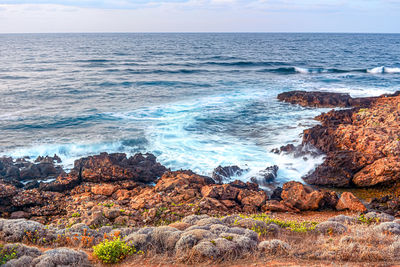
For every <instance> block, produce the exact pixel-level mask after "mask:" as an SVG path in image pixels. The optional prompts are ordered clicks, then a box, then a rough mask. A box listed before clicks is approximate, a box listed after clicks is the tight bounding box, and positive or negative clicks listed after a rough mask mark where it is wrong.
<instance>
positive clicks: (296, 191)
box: [281, 181, 324, 210]
mask: <svg viewBox="0 0 400 267" xmlns="http://www.w3.org/2000/svg"><path fill="white" fill-rule="evenodd" d="M282 189H283V191H282V194H281V197H282V203H283V204H284V205H286V206H288V207H290V208H296V209H299V210H317V209H318V208H320V206H321V202H322V200H323V198H324V194H323V193H322V192H320V191H317V190H314V189H312V188H311V187H309V186H306V185H303V184H302V183H299V182H294V181H292V182H288V183H285V184H284V185H283V188H282Z"/></svg>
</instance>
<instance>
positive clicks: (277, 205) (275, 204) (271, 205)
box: [261, 200, 299, 212]
mask: <svg viewBox="0 0 400 267" xmlns="http://www.w3.org/2000/svg"><path fill="white" fill-rule="evenodd" d="M261 210H262V211H264V212H265V211H276V212H298V211H299V210H297V209H295V208H289V207H288V206H286V205H285V204H283V203H282V202H280V201H277V200H268V201H267V202H265V205H264V206H262V207H261Z"/></svg>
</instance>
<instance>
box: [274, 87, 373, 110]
mask: <svg viewBox="0 0 400 267" xmlns="http://www.w3.org/2000/svg"><path fill="white" fill-rule="evenodd" d="M278 99H279V100H280V101H284V102H288V103H291V104H298V105H300V106H303V107H351V106H367V105H369V104H371V102H372V101H373V100H374V99H375V98H372V97H371V98H352V97H351V96H350V95H349V94H345V93H330V92H318V91H315V92H306V91H290V92H284V93H281V94H279V95H278Z"/></svg>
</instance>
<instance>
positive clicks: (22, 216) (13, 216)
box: [10, 211, 30, 219]
mask: <svg viewBox="0 0 400 267" xmlns="http://www.w3.org/2000/svg"><path fill="white" fill-rule="evenodd" d="M29 217H30V215H29V213H27V212H25V211H15V212H13V213H11V215H10V219H26V218H29Z"/></svg>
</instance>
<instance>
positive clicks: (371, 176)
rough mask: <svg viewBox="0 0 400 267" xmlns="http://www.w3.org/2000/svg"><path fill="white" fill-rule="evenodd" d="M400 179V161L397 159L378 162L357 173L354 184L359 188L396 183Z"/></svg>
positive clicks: (383, 159) (385, 159) (392, 158)
mask: <svg viewBox="0 0 400 267" xmlns="http://www.w3.org/2000/svg"><path fill="white" fill-rule="evenodd" d="M398 179H400V161H399V159H398V158H395V157H386V158H382V159H379V160H376V161H375V162H374V163H372V164H370V165H368V166H366V167H365V168H363V169H362V170H361V171H359V172H358V173H356V174H355V175H354V178H353V183H354V184H356V185H357V186H373V185H377V184H380V183H387V182H394V181H396V180H398Z"/></svg>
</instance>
